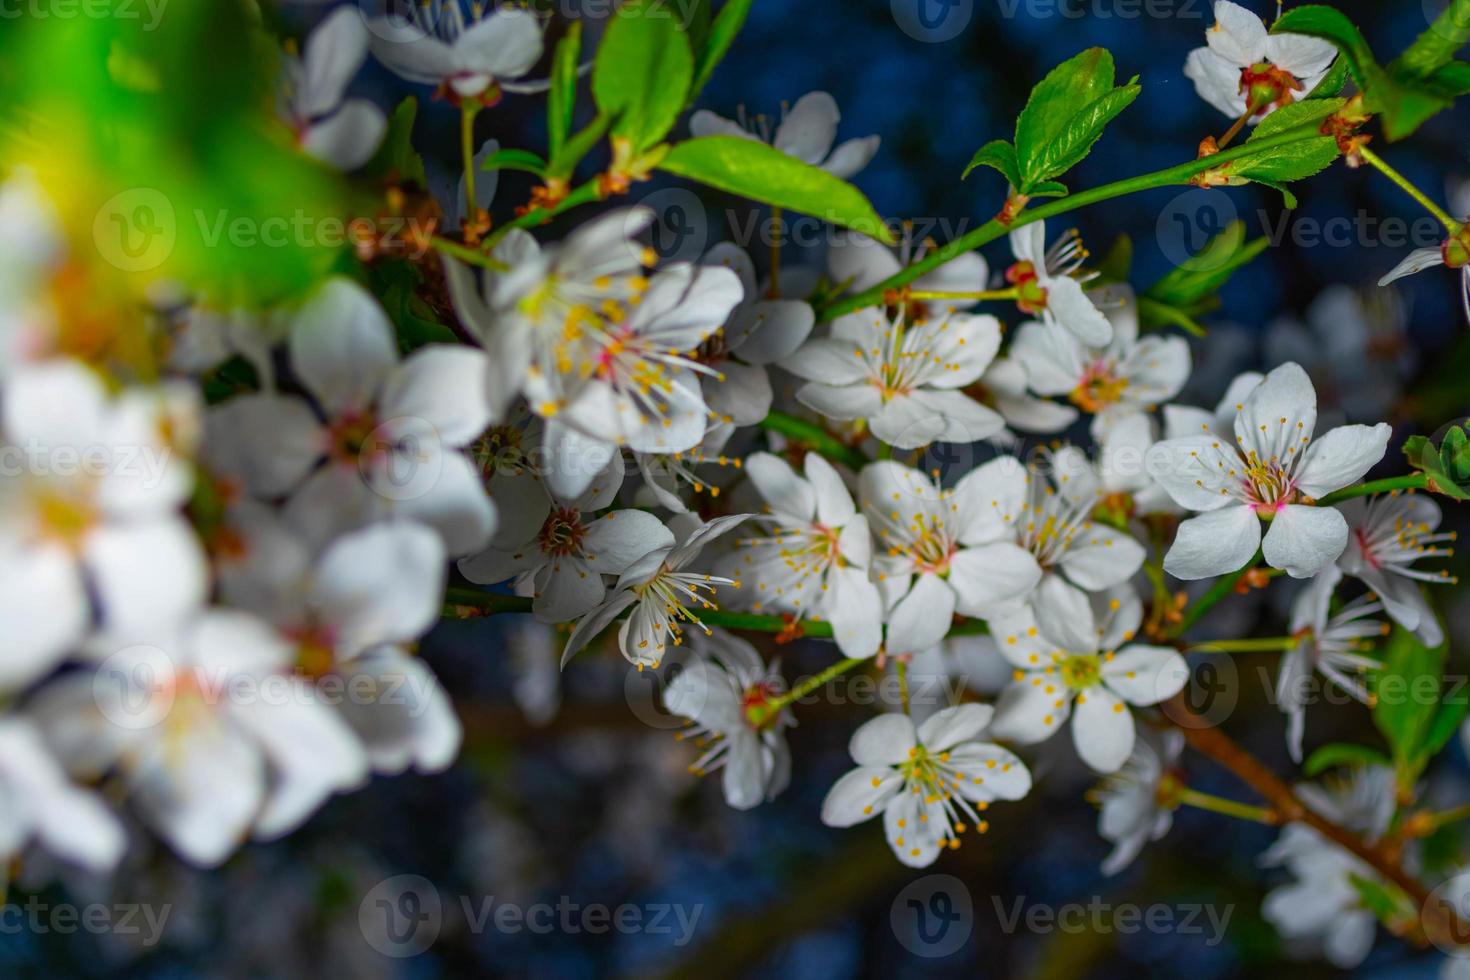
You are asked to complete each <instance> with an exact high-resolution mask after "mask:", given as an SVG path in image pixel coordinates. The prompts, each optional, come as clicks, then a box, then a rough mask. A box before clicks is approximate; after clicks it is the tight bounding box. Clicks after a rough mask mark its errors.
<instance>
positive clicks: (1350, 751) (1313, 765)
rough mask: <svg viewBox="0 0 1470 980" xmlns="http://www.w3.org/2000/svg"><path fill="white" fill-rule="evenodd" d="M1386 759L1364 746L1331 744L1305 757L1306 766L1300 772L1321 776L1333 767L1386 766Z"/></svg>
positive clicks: (1341, 743) (1311, 775)
mask: <svg viewBox="0 0 1470 980" xmlns="http://www.w3.org/2000/svg"><path fill="white" fill-rule="evenodd" d="M1386 765H1388V757H1387V756H1385V755H1384V754H1383V753H1382V752H1380V751H1378V750H1377V749H1374V748H1370V747H1368V746H1366V745H1351V744H1349V743H1347V742H1333V743H1332V744H1330V745H1324V746H1322V747H1321V748H1320V749H1318V750H1317V751H1315V752H1313V753H1312V754H1311V755H1309V756H1307V762H1306V765H1304V766H1302V772H1303V773H1305V774H1306V775H1307V776H1308V777H1316V776H1320V775H1322V773H1324V772H1326V771H1327V770H1328V769H1331V768H1332V767H1333V766H1386Z"/></svg>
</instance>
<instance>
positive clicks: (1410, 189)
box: [1358, 143, 1460, 235]
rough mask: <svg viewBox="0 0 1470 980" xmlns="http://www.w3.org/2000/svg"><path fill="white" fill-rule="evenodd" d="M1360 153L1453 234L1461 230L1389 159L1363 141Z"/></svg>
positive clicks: (1458, 225)
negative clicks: (1391, 164) (1393, 165)
mask: <svg viewBox="0 0 1470 980" xmlns="http://www.w3.org/2000/svg"><path fill="white" fill-rule="evenodd" d="M1358 155H1359V156H1361V157H1362V158H1363V159H1364V160H1366V161H1367V162H1368V163H1369V164H1370V165H1372V166H1373V167H1374V168H1375V169H1376V170H1377V171H1378V172H1379V173H1381V174H1383V176H1385V177H1387V178H1388V179H1389V180H1391V181H1393V182H1394V183H1395V184H1397V185H1398V186H1399V188H1400V189H1401V190H1402V191H1403V192H1404V193H1405V194H1407V195H1409V196H1410V197H1412V198H1413V199H1414V200H1416V201H1418V202H1419V205H1420V207H1422V208H1424V210H1426V211H1428V212H1429V213H1430V214H1432V215H1434V216H1435V217H1436V218H1438V219H1439V223H1440V224H1442V225H1444V226H1445V229H1446V230H1447V231H1448V232H1449V233H1450V234H1451V235H1453V234H1456V233H1457V232H1459V230H1460V223H1459V222H1458V221H1456V220H1455V219H1454V218H1451V217H1450V216H1449V215H1448V214H1446V213H1445V211H1444V209H1443V208H1441V207H1440V206H1439V205H1438V204H1435V203H1434V202H1433V201H1431V200H1430V199H1429V195H1427V194H1425V193H1424V192H1423V191H1421V190H1420V189H1419V188H1417V187H1415V186H1414V184H1413V182H1412V181H1410V180H1409V178H1407V177H1405V176H1404V175H1403V174H1401V173H1399V172H1398V171H1397V170H1395V169H1394V168H1393V167H1391V166H1389V165H1388V161H1386V160H1384V159H1383V158H1382V157H1380V156H1379V155H1378V154H1376V153H1374V152H1373V151H1372V150H1370V149H1368V147H1367V146H1366V145H1365V144H1362V143H1360V144H1358Z"/></svg>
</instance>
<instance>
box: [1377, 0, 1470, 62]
mask: <svg viewBox="0 0 1470 980" xmlns="http://www.w3.org/2000/svg"><path fill="white" fill-rule="evenodd" d="M1467 40H1470V0H1453V2H1452V3H1450V5H1449V6H1447V7H1445V9H1444V10H1442V11H1441V12H1440V15H1439V16H1438V17H1436V18H1435V20H1434V23H1432V24H1430V25H1429V29H1428V30H1426V31H1425V32H1424V33H1422V34H1420V35H1419V37H1418V38H1417V39H1416V40H1415V41H1414V43H1413V44H1411V45H1409V47H1408V48H1407V49H1406V50H1405V51H1404V53H1403V54H1401V55H1399V57H1398V58H1397V60H1395V61H1394V63H1393V64H1392V65H1390V66H1389V70H1390V71H1393V70H1395V69H1397V70H1399V71H1401V72H1402V73H1403V74H1405V75H1408V76H1419V77H1424V76H1427V75H1432V74H1433V73H1434V72H1435V70H1436V69H1438V68H1439V67H1440V66H1442V65H1444V64H1445V63H1447V62H1448V61H1449V60H1450V59H1451V58H1453V57H1454V56H1455V52H1457V51H1459V50H1460V49H1461V48H1462V47H1464V46H1465V42H1466V41H1467Z"/></svg>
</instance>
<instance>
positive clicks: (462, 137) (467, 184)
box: [459, 99, 480, 227]
mask: <svg viewBox="0 0 1470 980" xmlns="http://www.w3.org/2000/svg"><path fill="white" fill-rule="evenodd" d="M479 112H480V101H479V100H478V99H465V100H464V101H463V102H461V103H460V106H459V150H460V153H462V154H463V155H464V216H465V222H466V223H467V226H468V227H474V225H475V218H476V217H477V212H478V211H479V208H478V207H477V206H476V204H475V116H477V115H478V114H479Z"/></svg>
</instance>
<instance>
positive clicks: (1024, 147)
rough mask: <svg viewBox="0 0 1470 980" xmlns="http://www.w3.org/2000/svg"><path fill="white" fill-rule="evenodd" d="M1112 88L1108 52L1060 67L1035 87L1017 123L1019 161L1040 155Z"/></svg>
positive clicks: (1102, 50) (1094, 53)
mask: <svg viewBox="0 0 1470 980" xmlns="http://www.w3.org/2000/svg"><path fill="white" fill-rule="evenodd" d="M1112 87H1113V56H1112V55H1111V54H1109V53H1108V52H1107V50H1106V49H1105V48H1088V49H1087V50H1086V51H1083V52H1081V53H1080V54H1078V55H1076V56H1074V57H1072V58H1069V59H1067V60H1066V61H1064V62H1062V63H1061V64H1060V65H1057V66H1056V67H1055V68H1053V69H1052V70H1051V71H1050V72H1048V73H1047V75H1046V77H1045V78H1043V79H1042V80H1041V81H1039V82H1037V83H1036V86H1035V87H1034V88H1033V89H1032V90H1031V95H1030V97H1029V98H1028V99H1027V100H1026V107H1025V108H1024V109H1022V110H1021V115H1020V117H1019V118H1017V119H1016V158H1017V159H1018V160H1019V161H1021V170H1022V172H1023V173H1024V172H1025V171H1026V166H1025V161H1026V160H1028V159H1030V158H1031V157H1032V156H1034V155H1035V154H1037V153H1039V152H1040V151H1041V150H1042V148H1043V147H1045V146H1046V144H1047V143H1049V142H1051V140H1052V139H1054V138H1055V137H1056V135H1057V134H1058V133H1060V132H1061V131H1062V128H1063V127H1064V126H1066V125H1067V123H1068V121H1069V120H1071V118H1072V117H1073V116H1075V115H1076V114H1077V113H1078V112H1080V111H1081V110H1082V109H1084V108H1086V107H1087V106H1089V105H1091V104H1092V103H1093V102H1096V101H1097V100H1098V99H1100V98H1102V97H1103V96H1104V95H1105V94H1107V92H1108V91H1110V90H1111V89H1112Z"/></svg>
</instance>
